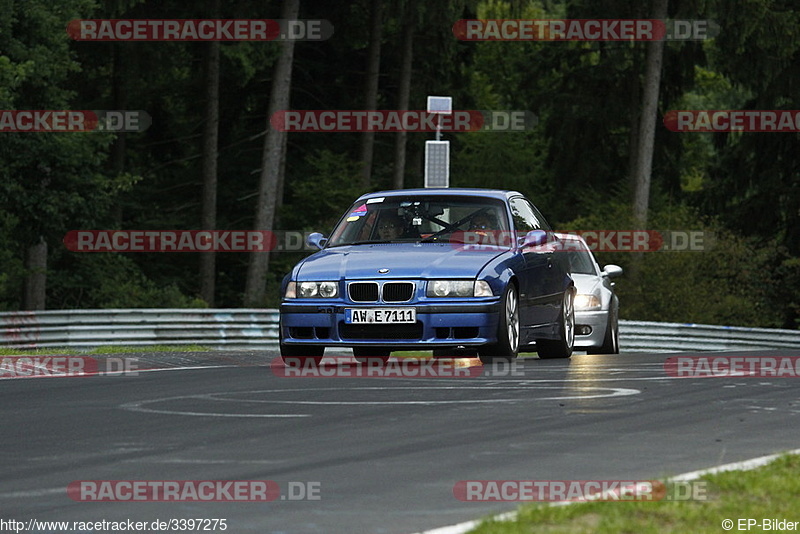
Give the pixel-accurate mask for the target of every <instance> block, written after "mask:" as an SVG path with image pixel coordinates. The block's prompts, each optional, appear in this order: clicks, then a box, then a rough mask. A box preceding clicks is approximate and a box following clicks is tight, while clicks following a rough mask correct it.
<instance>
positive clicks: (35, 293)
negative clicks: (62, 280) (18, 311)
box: [22, 237, 47, 311]
mask: <svg viewBox="0 0 800 534" xmlns="http://www.w3.org/2000/svg"><path fill="white" fill-rule="evenodd" d="M25 269H26V270H27V276H26V278H25V302H24V303H23V305H22V307H23V309H25V310H31V311H35V310H44V309H45V298H46V289H47V242H46V241H45V240H44V238H43V237H40V238H39V242H38V243H37V244H35V245H32V246H30V247H28V250H27V251H26V253H25Z"/></svg>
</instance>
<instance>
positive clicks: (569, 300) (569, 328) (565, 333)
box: [536, 289, 575, 360]
mask: <svg viewBox="0 0 800 534" xmlns="http://www.w3.org/2000/svg"><path fill="white" fill-rule="evenodd" d="M560 322H561V324H560V325H559V326H560V328H559V330H561V332H560V333H559V338H558V339H537V340H536V347H537V349H536V352H538V353H539V358H542V359H546V360H550V359H556V358H569V357H570V356H572V347H573V346H574V345H575V307H574V306H573V292H572V290H571V289H570V290H568V291H567V292H566V293H564V298H563V300H562V302H561V317H560Z"/></svg>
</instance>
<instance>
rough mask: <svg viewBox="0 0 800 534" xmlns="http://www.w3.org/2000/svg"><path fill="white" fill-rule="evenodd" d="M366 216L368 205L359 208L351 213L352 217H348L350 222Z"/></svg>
mask: <svg viewBox="0 0 800 534" xmlns="http://www.w3.org/2000/svg"><path fill="white" fill-rule="evenodd" d="M366 214H367V205H366V204H361V205H360V206H359V207H357V208H356V209H354V210H353V211H351V212H350V215H348V216H347V220H348V221H350V219H351V218H353V217H356V218H358V217H363V216H364V215H366Z"/></svg>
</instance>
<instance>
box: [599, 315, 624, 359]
mask: <svg viewBox="0 0 800 534" xmlns="http://www.w3.org/2000/svg"><path fill="white" fill-rule="evenodd" d="M595 352H596V353H597V354H619V320H618V319H617V316H616V314H615V313H614V312H613V311H612V312H609V314H608V326H607V327H606V335H605V338H604V339H603V344H602V345H601V346H600V348H599V349H597V350H596V351H595Z"/></svg>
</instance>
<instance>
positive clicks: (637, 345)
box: [619, 321, 800, 352]
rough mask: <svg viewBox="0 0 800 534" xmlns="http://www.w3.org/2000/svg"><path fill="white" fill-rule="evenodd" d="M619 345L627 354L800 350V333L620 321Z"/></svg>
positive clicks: (733, 327)
mask: <svg viewBox="0 0 800 534" xmlns="http://www.w3.org/2000/svg"><path fill="white" fill-rule="evenodd" d="M619 344H620V350H621V351H624V352H635V351H659V352H672V351H675V352H678V351H724V350H771V349H800V331H797V330H780V329H777V328H744V327H738V326H714V325H706V324H681V323H653V322H647V321H620V322H619Z"/></svg>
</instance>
